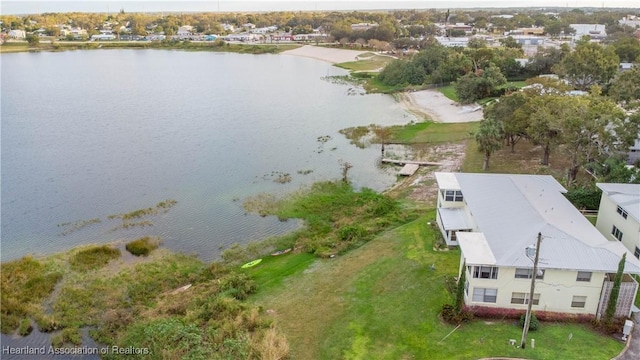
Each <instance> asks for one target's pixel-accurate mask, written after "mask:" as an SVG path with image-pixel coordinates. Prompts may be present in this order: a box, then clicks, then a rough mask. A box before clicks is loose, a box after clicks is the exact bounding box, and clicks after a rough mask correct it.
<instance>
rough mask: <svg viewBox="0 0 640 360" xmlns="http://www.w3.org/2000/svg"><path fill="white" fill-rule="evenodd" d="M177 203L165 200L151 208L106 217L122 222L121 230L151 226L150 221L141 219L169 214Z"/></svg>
mask: <svg viewBox="0 0 640 360" xmlns="http://www.w3.org/2000/svg"><path fill="white" fill-rule="evenodd" d="M177 203H178V202H177V201H176V200H173V199H167V200H164V201H160V202H159V203H157V204H156V205H155V206H153V207H148V208H145V209H137V210H133V211H130V212H128V213H124V214H113V215H109V216H107V218H108V219H109V220H114V219H121V220H122V228H124V229H128V228H131V227H135V226H141V227H144V226H153V223H152V222H151V221H150V220H141V219H142V218H143V217H147V216H153V215H157V214H165V213H167V212H169V210H170V209H171V208H172V207H173V206H175V205H176V204H177Z"/></svg>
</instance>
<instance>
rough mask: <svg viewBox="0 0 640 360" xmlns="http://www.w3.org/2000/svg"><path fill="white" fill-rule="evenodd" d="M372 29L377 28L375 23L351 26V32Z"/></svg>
mask: <svg viewBox="0 0 640 360" xmlns="http://www.w3.org/2000/svg"><path fill="white" fill-rule="evenodd" d="M374 27H378V24H376V23H358V24H351V30H353V31H366V30H369V29H372V28H374Z"/></svg>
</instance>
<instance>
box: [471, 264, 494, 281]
mask: <svg viewBox="0 0 640 360" xmlns="http://www.w3.org/2000/svg"><path fill="white" fill-rule="evenodd" d="M473 277H474V278H475V279H497V278H498V268H497V267H495V266H474V267H473Z"/></svg>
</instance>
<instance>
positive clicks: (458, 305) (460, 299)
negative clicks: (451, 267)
mask: <svg viewBox="0 0 640 360" xmlns="http://www.w3.org/2000/svg"><path fill="white" fill-rule="evenodd" d="M466 282H467V263H466V261H465V262H463V263H462V268H461V269H460V276H459V277H458V287H457V288H456V302H455V304H454V309H455V311H456V314H458V315H459V314H460V313H461V312H462V308H463V307H464V288H465V285H466Z"/></svg>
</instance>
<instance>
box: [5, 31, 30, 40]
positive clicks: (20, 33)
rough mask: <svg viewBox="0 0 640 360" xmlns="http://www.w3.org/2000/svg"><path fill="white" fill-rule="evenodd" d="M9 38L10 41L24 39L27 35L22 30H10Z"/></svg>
mask: <svg viewBox="0 0 640 360" xmlns="http://www.w3.org/2000/svg"><path fill="white" fill-rule="evenodd" d="M9 37H10V38H12V39H24V38H25V37H27V34H26V33H25V32H24V30H10V31H9Z"/></svg>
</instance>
